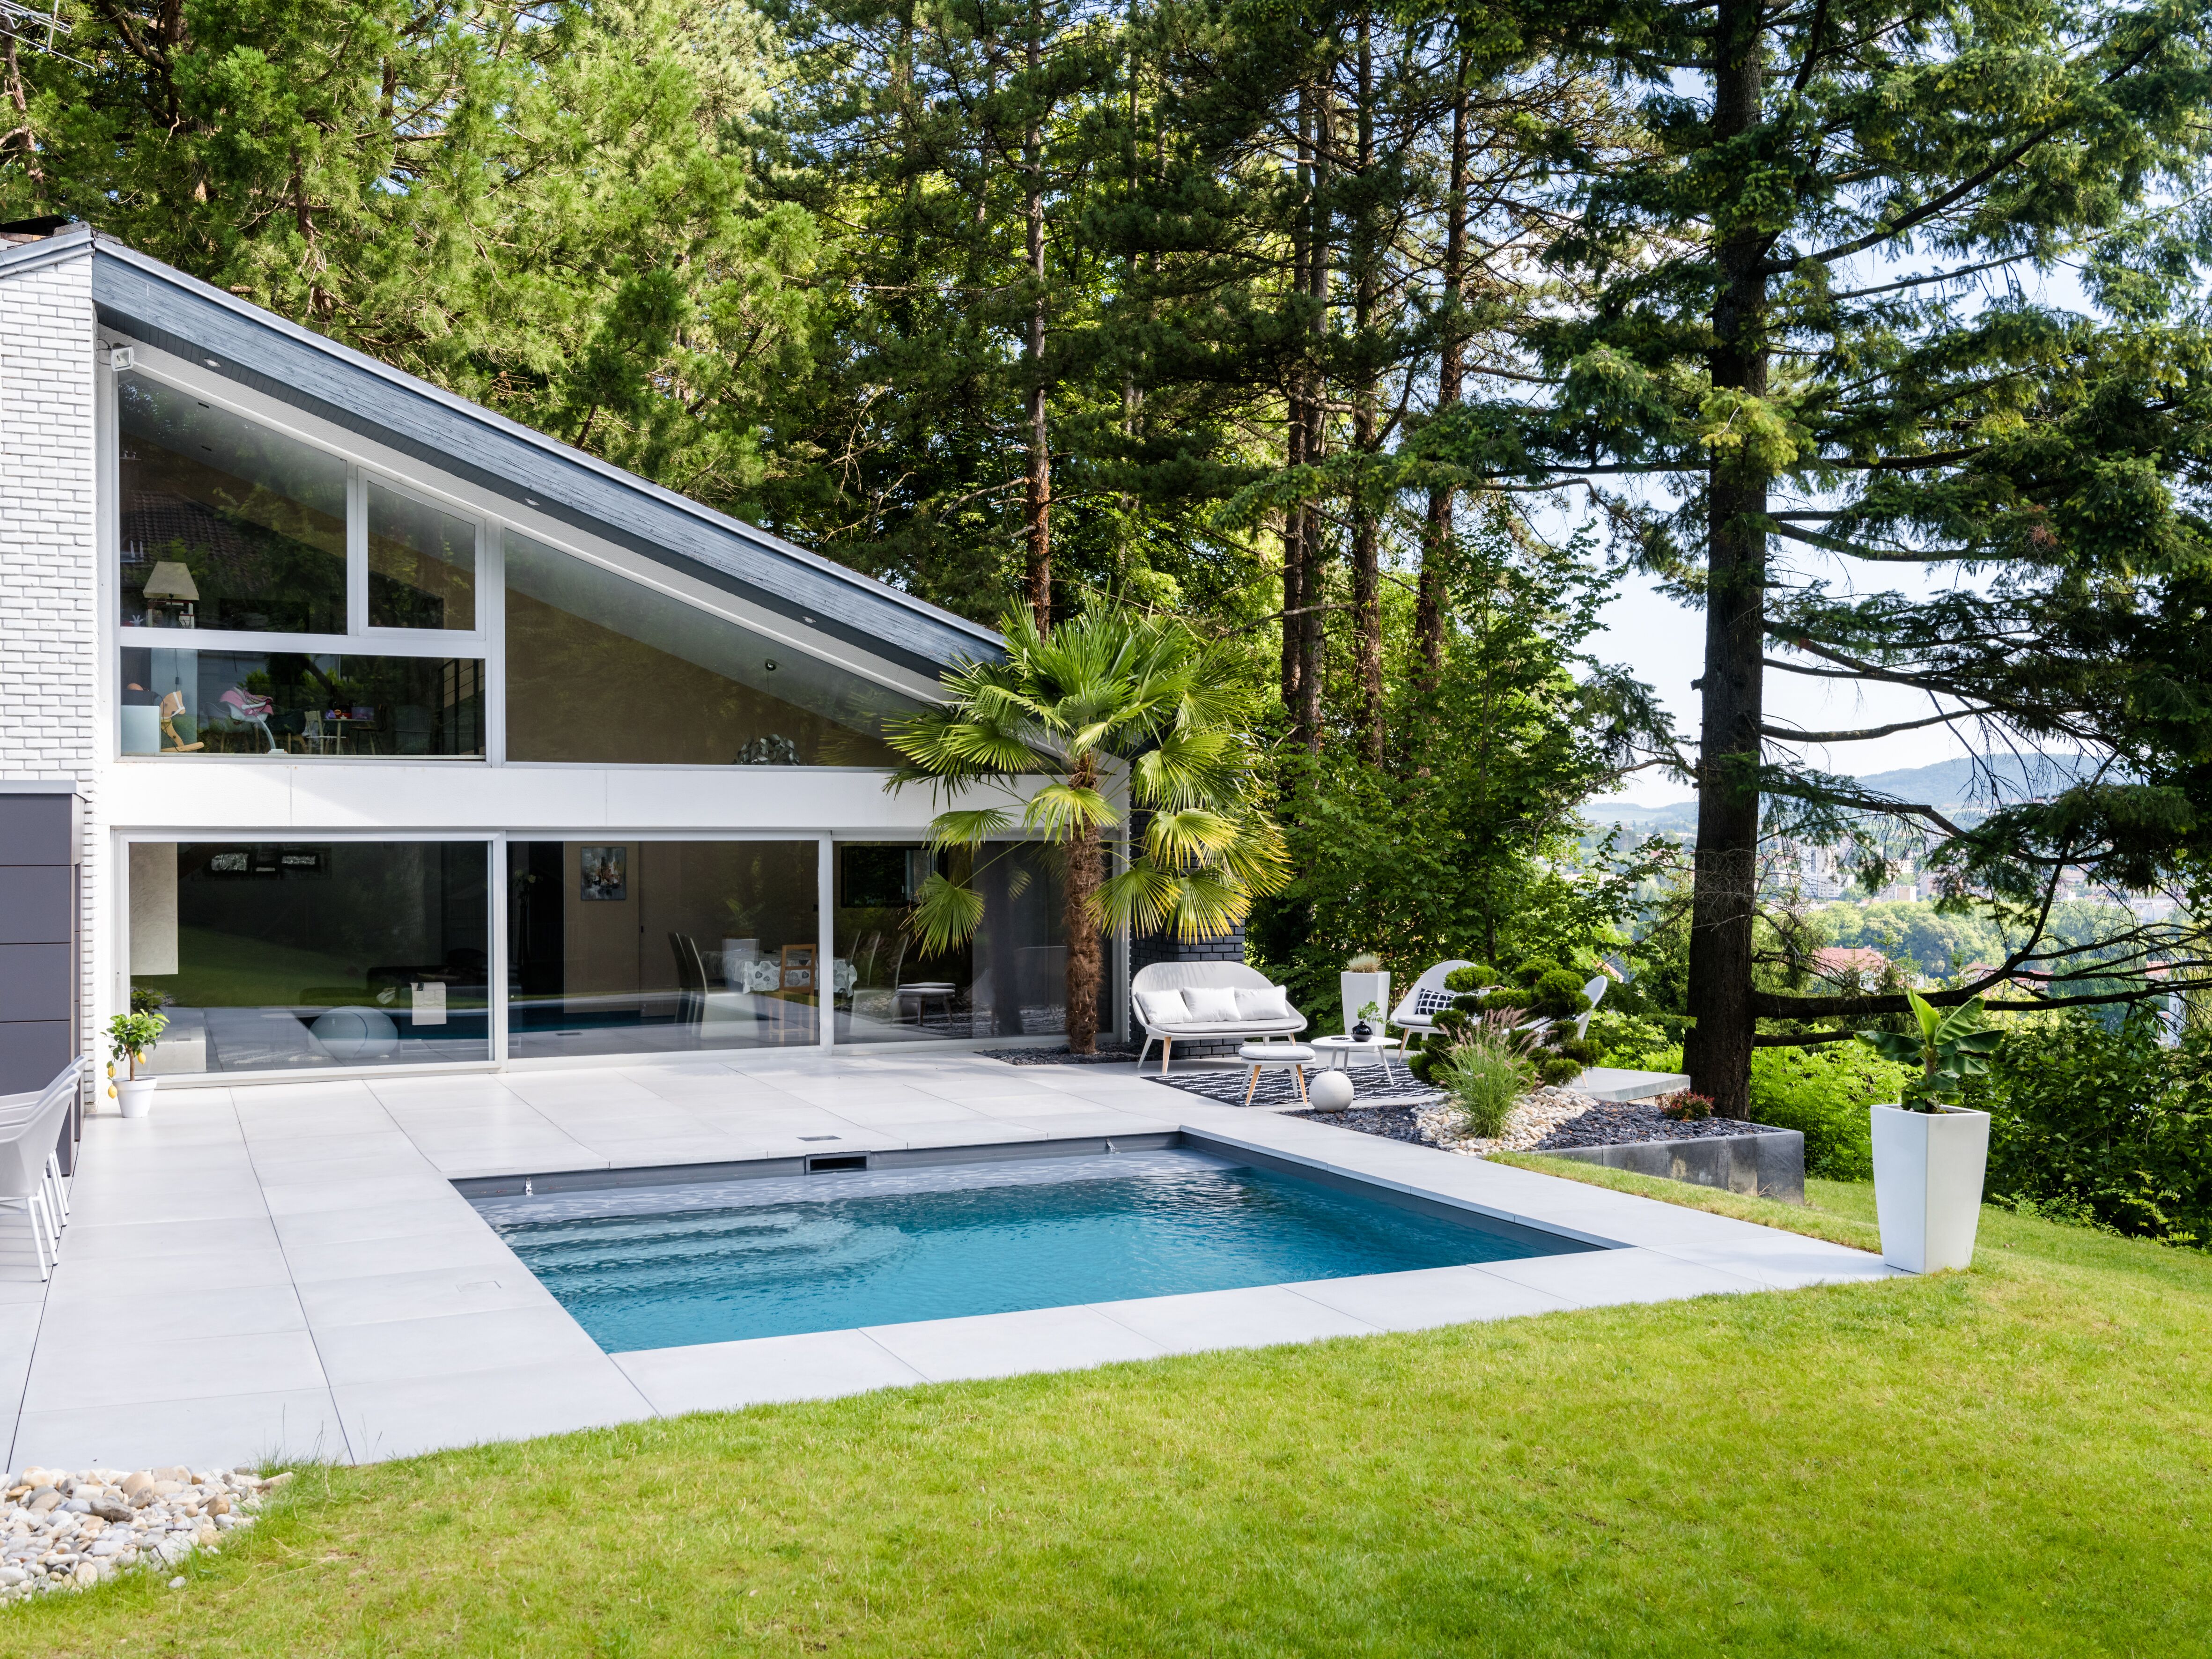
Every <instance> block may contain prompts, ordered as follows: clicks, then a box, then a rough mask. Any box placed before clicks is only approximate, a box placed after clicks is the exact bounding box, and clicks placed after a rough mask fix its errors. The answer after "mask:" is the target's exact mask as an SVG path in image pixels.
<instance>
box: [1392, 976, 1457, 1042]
mask: <svg viewBox="0 0 2212 1659" xmlns="http://www.w3.org/2000/svg"><path fill="white" fill-rule="evenodd" d="M1473 966H1474V963H1468V962H1460V961H1456V960H1455V961H1451V962H1440V963H1437V965H1436V966H1435V967H1433V968H1431V969H1429V970H1428V972H1426V973H1425V974H1423V975H1421V976H1420V978H1419V979H1417V980H1415V981H1413V984H1412V985H1410V986H1408V987H1407V990H1406V994H1405V997H1404V999H1403V1000H1401V1002H1400V1003H1399V1004H1398V1006H1397V1008H1396V1009H1395V1011H1394V1012H1392V1013H1391V1015H1390V1018H1389V1024H1392V1025H1395V1026H1399V1027H1401V1029H1402V1030H1404V1031H1405V1032H1406V1035H1407V1038H1408V1039H1409V1040H1410V1039H1412V1038H1413V1037H1417V1036H1430V1035H1431V1034H1432V1033H1434V1031H1435V1030H1436V1029H1437V1015H1438V1014H1440V1013H1442V1012H1443V1011H1444V1010H1445V1009H1447V1008H1449V1007H1450V1006H1452V1004H1453V1003H1454V1002H1455V1001H1456V1000H1458V998H1459V995H1460V994H1459V993H1458V992H1456V991H1447V990H1446V989H1445V988H1444V977H1445V975H1449V974H1454V973H1457V972H1458V971H1459V970H1460V969H1462V968H1471V967H1473Z"/></svg>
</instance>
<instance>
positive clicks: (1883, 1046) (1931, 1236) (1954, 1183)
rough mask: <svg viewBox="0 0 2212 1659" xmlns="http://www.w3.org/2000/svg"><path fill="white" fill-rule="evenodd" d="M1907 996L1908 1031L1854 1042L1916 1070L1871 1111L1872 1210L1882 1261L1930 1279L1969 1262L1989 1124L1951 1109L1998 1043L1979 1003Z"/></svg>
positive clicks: (1872, 1034) (1986, 1118)
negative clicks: (1899, 1094)
mask: <svg viewBox="0 0 2212 1659" xmlns="http://www.w3.org/2000/svg"><path fill="white" fill-rule="evenodd" d="M1905 999H1906V1000H1907V1002H1908V1004H1909V1005H1910V1006H1911V1018H1912V1024H1911V1029H1910V1030H1904V1031H1862V1032H1860V1033H1859V1039H1860V1041H1862V1042H1865V1043H1867V1044H1868V1045H1869V1046H1870V1047H1871V1048H1873V1049H1874V1050H1875V1052H1876V1053H1877V1054H1881V1057H1882V1058H1883V1059H1884V1060H1896V1061H1899V1063H1902V1064H1908V1065H1909V1064H1914V1063H1917V1064H1918V1066H1920V1075H1919V1076H1918V1077H1917V1078H1916V1079H1913V1080H1912V1082H1911V1084H1909V1085H1906V1087H1905V1091H1904V1093H1903V1098H1901V1099H1900V1100H1899V1102H1898V1103H1896V1104H1895V1105H1891V1106H1874V1107H1870V1108H1869V1112H1870V1113H1871V1115H1872V1117H1873V1122H1872V1126H1871V1127H1872V1130H1873V1135H1874V1201H1875V1213H1876V1215H1877V1216H1878V1217H1879V1218H1880V1220H1881V1259H1882V1260H1883V1261H1887V1263H1889V1265H1890V1266H1891V1267H1903V1268H1904V1269H1905V1270H1906V1271H1907V1272H1908V1273H1935V1272H1937V1271H1938V1270H1940V1269H1942V1268H1945V1267H1966V1266H1968V1265H1969V1264H1970V1263H1971V1262H1972V1261H1973V1259H1974V1232H1975V1230H1976V1228H1977V1227H1978V1225H1980V1222H1981V1218H1982V1177H1983V1176H1984V1174H1985V1173H1986V1172H1987V1170H1988V1168H1989V1160H1990V1115H1989V1114H1988V1113H1987V1112H1978V1111H1974V1110H1972V1109H1970V1108H1967V1107H1964V1106H1959V1105H1956V1104H1954V1102H1955V1101H1956V1100H1957V1099H1958V1097H1959V1094H1960V1091H1961V1090H1962V1089H1963V1088H1964V1087H1965V1086H1966V1079H1968V1078H1970V1077H1978V1076H1979V1075H1980V1074H1981V1073H1984V1072H1985V1071H1986V1070H1988V1069H1989V1068H1988V1066H1986V1065H1985V1064H1984V1061H1983V1059H1982V1056H1983V1055H1984V1054H1988V1053H1989V1052H1990V1050H1992V1049H1993V1048H1996V1046H1997V1045H1998V1044H1999V1043H2000V1042H2002V1041H2003V1034H2002V1032H2000V1031H1997V1030H1993V1029H1992V1028H1991V1027H1990V1025H1989V1024H1988V1013H1987V1011H1986V1010H1985V1009H1984V1006H1983V1005H1982V1000H1981V999H1980V998H1979V997H1976V998H1975V999H1974V1000H1972V1001H1971V1002H1962V1003H1960V1005H1959V1006H1957V1007H1955V1008H1950V1009H1942V1008H1936V1007H1934V1006H1930V1005H1929V1003H1927V1002H1925V1001H1923V1000H1922V999H1921V997H1920V996H1919V994H1917V992H1913V991H1910V990H1908V991H1907V992H1905Z"/></svg>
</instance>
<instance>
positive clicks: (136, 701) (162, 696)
mask: <svg viewBox="0 0 2212 1659" xmlns="http://www.w3.org/2000/svg"><path fill="white" fill-rule="evenodd" d="M121 659H122V670H123V673H122V687H121V693H122V695H121V696H120V698H119V699H118V701H119V702H120V703H121V705H122V707H121V708H120V710H119V714H120V718H121V720H122V727H123V730H122V742H121V748H122V751H123V752H124V753H125V754H126V755H283V756H285V757H299V756H301V755H371V756H374V755H410V756H449V757H481V756H482V755H483V752H484V742H483V732H484V726H483V721H484V714H483V663H482V662H480V661H478V660H477V659H473V658H466V657H445V658H441V657H341V656H335V655H333V656H321V655H307V654H302V653H295V652H289V651H193V650H178V651H165V650H157V649H155V648H153V647H146V646H125V647H123V650H122V653H121Z"/></svg>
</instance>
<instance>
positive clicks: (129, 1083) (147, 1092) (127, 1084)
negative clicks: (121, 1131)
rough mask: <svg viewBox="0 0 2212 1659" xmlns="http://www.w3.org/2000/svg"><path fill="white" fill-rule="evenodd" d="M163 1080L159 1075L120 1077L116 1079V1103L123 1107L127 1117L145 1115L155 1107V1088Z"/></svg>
mask: <svg viewBox="0 0 2212 1659" xmlns="http://www.w3.org/2000/svg"><path fill="white" fill-rule="evenodd" d="M160 1082H161V1079H159V1078H157V1077H135V1078H134V1077H119V1078H118V1079H115V1103H116V1104H117V1105H118V1106H120V1107H121V1108H122V1109H123V1115H124V1116H125V1117H143V1116H145V1115H146V1114H147V1113H149V1112H150V1111H152V1110H153V1109H154V1090H155V1086H156V1085H159V1084H160Z"/></svg>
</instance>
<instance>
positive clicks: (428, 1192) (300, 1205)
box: [261, 1168, 458, 1216]
mask: <svg viewBox="0 0 2212 1659" xmlns="http://www.w3.org/2000/svg"><path fill="white" fill-rule="evenodd" d="M261 1191H262V1196H263V1197H264V1198H265V1199H267V1200H268V1202H269V1213H270V1215H272V1216H284V1215H299V1214H302V1213H304V1212H307V1211H311V1210H328V1209H333V1208H336V1207H337V1206H340V1205H343V1206H349V1207H352V1208H360V1207H362V1206H365V1205H371V1204H405V1203H410V1202H417V1201H421V1202H427V1201H428V1200H433V1199H439V1198H444V1197H448V1196H458V1194H454V1193H453V1188H452V1187H451V1186H450V1185H449V1184H447V1182H446V1181H445V1180H444V1179H443V1178H441V1176H438V1175H437V1174H436V1173H435V1171H434V1170H429V1169H428V1168H425V1169H424V1170H422V1172H421V1173H419V1174H410V1175H396V1176H369V1177H368V1179H366V1180H362V1181H346V1180H323V1181H307V1182H297V1183H294V1184H276V1183H272V1184H271V1185H270V1186H267V1187H264V1188H262V1189H261Z"/></svg>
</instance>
